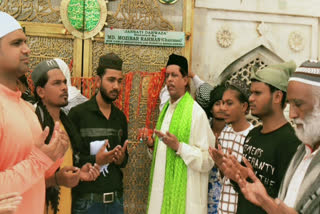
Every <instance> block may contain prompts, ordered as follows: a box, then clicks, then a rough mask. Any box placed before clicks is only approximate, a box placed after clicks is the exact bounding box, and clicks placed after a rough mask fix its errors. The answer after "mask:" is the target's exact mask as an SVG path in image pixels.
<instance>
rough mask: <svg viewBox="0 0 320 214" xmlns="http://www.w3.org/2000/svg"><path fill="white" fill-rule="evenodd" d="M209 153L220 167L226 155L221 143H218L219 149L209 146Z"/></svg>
mask: <svg viewBox="0 0 320 214" xmlns="http://www.w3.org/2000/svg"><path fill="white" fill-rule="evenodd" d="M209 154H210V156H211V158H212V160H214V163H215V164H216V165H217V167H218V168H219V169H220V168H221V166H222V163H223V157H225V154H224V153H223V151H222V148H221V146H220V144H218V149H216V148H213V147H209Z"/></svg>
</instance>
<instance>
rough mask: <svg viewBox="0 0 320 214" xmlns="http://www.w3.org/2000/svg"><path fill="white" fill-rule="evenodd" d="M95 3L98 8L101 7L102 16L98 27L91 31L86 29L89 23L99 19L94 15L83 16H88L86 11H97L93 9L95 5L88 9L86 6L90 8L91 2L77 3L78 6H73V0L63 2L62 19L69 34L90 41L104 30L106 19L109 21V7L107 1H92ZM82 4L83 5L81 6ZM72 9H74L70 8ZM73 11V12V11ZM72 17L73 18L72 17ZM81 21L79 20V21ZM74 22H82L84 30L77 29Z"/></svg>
mask: <svg viewBox="0 0 320 214" xmlns="http://www.w3.org/2000/svg"><path fill="white" fill-rule="evenodd" d="M91 1H93V2H97V3H98V6H99V7H100V8H99V9H100V16H99V17H98V19H99V21H98V23H97V25H96V26H95V27H94V28H93V29H92V30H91V28H90V29H89V30H90V31H88V29H87V28H86V26H87V24H88V22H90V21H92V20H93V19H96V18H97V17H96V16H94V14H92V15H91V16H86V15H83V14H86V13H85V12H86V10H88V12H91V10H93V9H95V8H92V7H94V6H95V5H91V6H90V8H86V6H89V3H90V2H89V0H86V1H76V4H73V5H71V4H70V3H73V2H71V0H62V1H61V6H60V11H61V19H62V22H63V24H64V25H65V27H66V28H67V30H68V31H69V32H71V33H72V35H74V36H75V37H78V38H81V39H88V38H92V37H94V36H95V35H96V34H98V33H99V32H100V31H101V30H102V28H103V27H104V25H105V22H106V19H107V6H106V1H105V0H91ZM81 3H82V5H81ZM70 7H72V8H70ZM71 9H73V10H71ZM71 15H72V17H71ZM77 19H79V20H77ZM73 22H78V23H79V22H82V23H81V24H82V25H83V27H82V29H77V27H76V25H74V24H73Z"/></svg>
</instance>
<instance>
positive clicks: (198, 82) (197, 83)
mask: <svg viewBox="0 0 320 214" xmlns="http://www.w3.org/2000/svg"><path fill="white" fill-rule="evenodd" d="M192 81H193V83H194V86H195V87H196V89H197V90H198V88H199V87H200V86H201V85H202V84H203V83H204V81H203V80H202V79H200V77H199V76H198V75H194V77H193V78H192Z"/></svg>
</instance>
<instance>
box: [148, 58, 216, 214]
mask: <svg viewBox="0 0 320 214" xmlns="http://www.w3.org/2000/svg"><path fill="white" fill-rule="evenodd" d="M173 55H174V54H173ZM173 55H171V56H170V58H169V62H168V64H167V70H166V76H167V78H166V84H167V87H168V91H169V94H170V100H169V101H168V102H169V103H168V107H167V108H165V109H164V111H166V112H165V115H164V119H163V122H162V125H161V129H160V130H155V134H156V135H157V136H158V137H159V141H158V145H157V149H156V150H155V152H156V154H155V155H154V157H155V163H154V170H153V176H152V180H151V190H150V192H149V194H150V195H149V206H148V213H150V214H160V213H161V209H162V205H163V198H164V187H165V176H166V160H167V148H168V147H170V148H171V149H173V150H174V151H175V152H176V155H177V156H179V157H180V158H181V159H182V160H183V162H184V164H185V165H186V167H187V182H186V183H187V185H186V204H185V213H187V214H189V213H190V214H191V213H192V214H193V213H197V214H198V213H199V214H201V213H203V214H204V213H207V192H208V175H209V171H210V170H211V168H212V167H213V165H214V162H213V160H212V159H211V157H210V155H209V153H208V149H209V146H213V145H214V142H215V137H214V135H213V133H212V131H211V128H210V125H209V122H208V119H207V116H206V114H205V112H204V111H203V109H202V108H201V107H200V106H199V105H198V104H197V102H193V106H191V107H192V108H193V109H192V119H191V127H190V137H189V142H188V143H187V142H179V141H178V139H177V137H176V136H174V135H172V134H170V133H168V132H169V129H170V125H171V122H172V121H171V119H172V117H173V114H174V112H175V110H176V108H177V105H178V104H179V102H180V101H181V99H182V98H183V97H184V96H185V94H186V93H188V92H186V86H187V84H188V77H187V71H186V70H187V61H186V59H185V58H184V57H182V56H177V55H174V56H173ZM177 58H178V60H176V59H177ZM184 59H185V60H184ZM181 61H182V62H181ZM184 62H186V63H184ZM179 68H180V69H179ZM181 68H182V69H181ZM188 96H190V95H188ZM184 119H185V118H184V117H181V119H180V120H181V121H182V120H184ZM181 121H177V122H178V123H180V122H181ZM146 141H147V144H148V146H149V147H151V148H152V146H153V145H154V143H153V139H151V138H149V140H146ZM172 206H175V205H174V204H172ZM162 213H163V211H162Z"/></svg>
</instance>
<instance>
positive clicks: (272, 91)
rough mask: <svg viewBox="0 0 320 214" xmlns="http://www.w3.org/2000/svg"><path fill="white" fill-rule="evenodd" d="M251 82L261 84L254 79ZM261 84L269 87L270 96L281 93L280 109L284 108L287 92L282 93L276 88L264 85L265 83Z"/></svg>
mask: <svg viewBox="0 0 320 214" xmlns="http://www.w3.org/2000/svg"><path fill="white" fill-rule="evenodd" d="M251 82H261V81H259V80H256V79H252V80H251ZM262 83H264V84H266V85H267V86H268V87H269V89H270V92H271V94H273V93H274V92H275V91H280V92H282V99H281V108H284V107H285V105H286V100H287V92H285V91H282V90H280V89H278V88H276V87H274V86H273V85H270V84H268V83H265V82H262Z"/></svg>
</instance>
